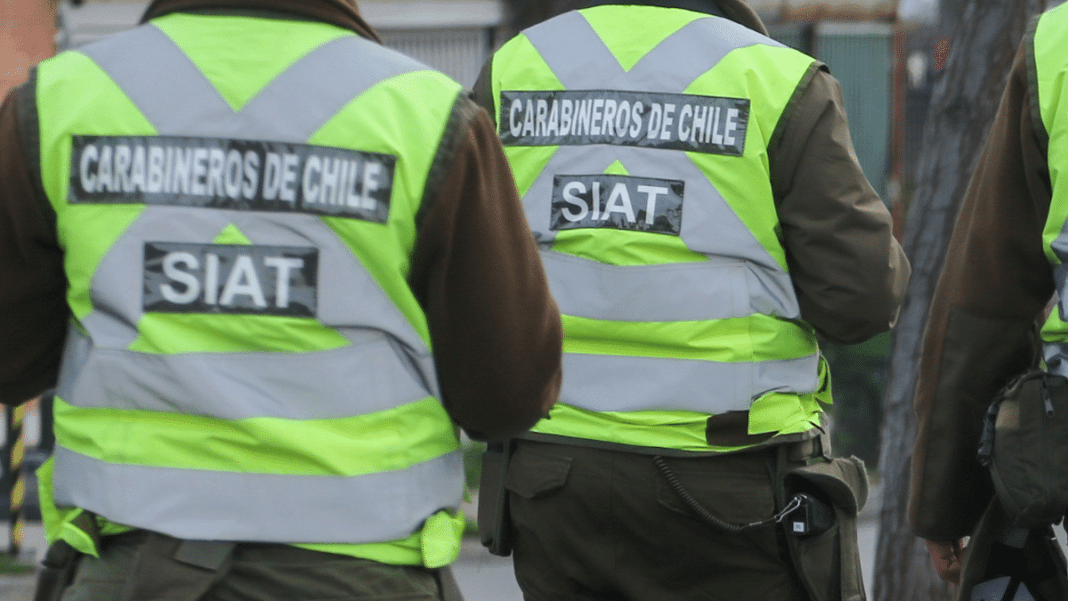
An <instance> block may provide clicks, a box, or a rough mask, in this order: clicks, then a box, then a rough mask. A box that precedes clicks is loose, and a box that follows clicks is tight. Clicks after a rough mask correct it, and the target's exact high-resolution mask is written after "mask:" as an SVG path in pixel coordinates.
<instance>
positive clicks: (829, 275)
mask: <svg viewBox="0 0 1068 601" xmlns="http://www.w3.org/2000/svg"><path fill="white" fill-rule="evenodd" d="M792 106H793V108H792V109H791V110H790V112H789V113H787V114H786V115H784V117H783V122H782V123H780V124H779V127H778V130H777V134H776V135H777V137H773V140H772V144H771V147H770V148H769V155H770V161H771V176H772V187H773V191H774V193H775V198H776V203H777V210H778V215H779V221H780V223H781V224H782V236H783V245H784V247H785V250H786V259H787V264H788V265H789V268H790V276H791V279H792V280H793V283H794V287H795V289H796V291H797V296H798V302H799V303H800V306H801V316H802V317H803V318H804V319H805V320H806V321H808V322H809V323H810V324H812V326H813V327H815V328H816V330H817V331H818V332H819V333H820V334H821V335H823V336H824V337H825V338H827V339H829V340H831V341H832V342H838V343H844V344H850V343H857V342H862V341H864V340H867V339H868V338H870V337H872V336H874V335H876V334H878V333H880V332H885V331H886V330H888V329H890V328H891V327H892V326H893V324H894V322H895V320H896V319H897V313H898V307H899V305H900V304H901V302H902V300H903V299H904V295H905V288H906V285H907V283H908V278H909V274H910V268H909V264H908V261H907V260H906V258H905V253H904V251H902V249H901V245H900V244H898V242H897V240H896V239H895V238H894V236H893V222H892V218H891V216H890V213H889V211H887V209H886V207H885V206H884V205H883V203H882V201H881V200H880V199H879V196H878V194H876V192H875V190H873V189H872V187H871V184H869V183H868V180H867V179H866V178H865V177H864V173H863V171H861V168H860V164H859V163H858V162H857V158H856V152H855V151H854V149H853V143H852V140H851V139H850V136H849V127H848V124H847V122H846V114H845V107H844V102H843V99H842V91H841V87H840V86H839V84H838V82H837V80H835V79H834V78H833V77H832V76H831V75H830V73H829V72H827V71H826V69H825V67H822V66H821V67H818V68H815V69H814V70H813V71H811V72H810V73H809V79H808V81H807V85H806V84H805V83H804V82H803V83H802V85H801V86H799V88H798V93H797V95H796V96H795V98H794V102H792Z"/></svg>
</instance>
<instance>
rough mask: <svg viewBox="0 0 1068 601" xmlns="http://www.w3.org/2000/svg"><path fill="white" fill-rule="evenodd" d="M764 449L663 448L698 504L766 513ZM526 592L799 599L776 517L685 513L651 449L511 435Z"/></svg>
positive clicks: (550, 597)
mask: <svg viewBox="0 0 1068 601" xmlns="http://www.w3.org/2000/svg"><path fill="white" fill-rule="evenodd" d="M775 457H776V453H775V451H774V450H770V451H769V450H766V451H762V452H750V453H742V454H735V455H721V456H716V457H711V456H710V457H697V458H688V457H687V458H681V457H664V460H665V461H666V463H667V464H668V466H669V467H670V469H671V471H672V472H674V474H675V476H676V477H677V478H678V480H679V482H680V483H681V484H682V485H683V486H684V487H685V489H686V490H687V491H688V492H689V493H690V495H691V496H692V497H693V498H694V499H696V500H697V501H698V502H699V503H700V504H701V505H702V506H703V507H704V508H705V509H707V510H708V511H709V512H711V513H713V514H715V515H717V516H719V517H720V518H723V519H725V520H727V521H729V522H732V523H751V522H757V521H760V520H764V519H767V518H769V517H770V516H772V515H774V514H775V512H776V509H777V508H776V506H775V505H776V503H775V500H774V493H775V491H774V486H773V480H772V471H773V469H774V467H775ZM506 488H507V489H508V491H509V493H508V494H509V499H508V500H509V504H510V506H511V522H512V536H513V539H514V540H513V544H514V547H513V554H514V562H515V573H516V580H517V581H518V582H519V586H520V588H521V589H522V590H523V594H524V597H525V599H526V600H527V601H676V600H677V601H697V600H721V601H805V600H807V599H808V596H807V595H806V593H805V591H804V588H803V586H802V585H801V583H800V582H799V580H798V578H797V576H796V572H795V570H794V568H793V566H792V563H791V561H790V559H789V557H788V554H787V546H786V541H785V539H784V537H785V533H784V531H783V529H782V527H780V526H778V525H776V524H772V525H768V526H762V527H756V528H752V529H747V530H744V531H741V532H737V533H731V532H728V531H725V530H722V529H718V528H716V527H714V526H712V525H710V524H708V523H706V522H705V521H703V520H701V519H700V518H698V517H697V516H695V515H694V512H693V511H692V510H691V509H690V508H688V507H687V505H686V504H685V503H684V502H683V501H682V499H681V498H680V497H679V494H678V493H677V492H675V490H673V489H672V487H671V486H670V485H669V483H668V481H667V479H666V478H665V477H664V475H663V474H662V473H661V472H660V471H659V470H658V468H657V467H656V465H655V464H654V462H653V456H652V455H646V454H640V453H629V452H623V451H616V450H601V449H596V448H588V447H575V446H568V445H562V444H552V443H544V442H533V441H527V440H519V441H517V446H516V450H515V452H514V454H513V455H512V458H511V462H510V463H509V470H508V475H507V480H506Z"/></svg>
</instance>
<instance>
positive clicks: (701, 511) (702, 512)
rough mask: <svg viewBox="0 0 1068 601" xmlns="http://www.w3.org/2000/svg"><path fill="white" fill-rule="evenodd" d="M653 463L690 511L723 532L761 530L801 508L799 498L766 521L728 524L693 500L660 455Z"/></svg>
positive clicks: (791, 501) (654, 458) (655, 457)
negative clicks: (762, 527) (760, 528)
mask: <svg viewBox="0 0 1068 601" xmlns="http://www.w3.org/2000/svg"><path fill="white" fill-rule="evenodd" d="M653 463H655V464H656V467H657V469H658V470H660V473H661V474H662V475H663V476H664V479H666V480H667V482H668V485H669V486H670V487H671V489H672V490H674V491H675V494H677V495H678V496H679V498H680V499H682V502H683V503H685V504H686V506H687V507H689V508H690V511H693V512H694V514H695V515H696V516H697V517H699V518H701V519H702V520H704V521H705V522H707V523H708V524H710V525H712V526H715V527H716V528H719V529H721V530H726V531H727V532H732V533H738V532H741V531H743V530H748V529H750V528H759V527H761V526H767V525H769V524H774V523H777V522H781V521H782V520H783V519H784V518H785V517H786V516H788V515H790V514H791V513H793V512H794V510H796V509H797V508H798V507H800V501H799V500H798V499H797V498H794V499H791V500H790V502H789V503H788V504H787V505H786V507H784V508H783V510H782V511H780V512H779V513H776V514H775V515H773V516H771V517H770V518H768V519H766V520H760V521H759V522H750V523H748V524H738V523H734V522H728V521H727V520H725V519H723V518H721V517H719V516H717V515H715V514H713V513H712V512H711V511H709V510H707V509H705V508H704V506H702V505H701V504H700V503H699V502H698V501H697V499H695V498H693V495H691V494H690V493H689V491H687V490H686V488H685V487H684V486H683V485H682V482H679V478H678V477H677V476H676V475H675V472H673V471H671V468H670V467H668V464H667V462H666V461H664V458H663V457H661V456H659V455H656V456H654V457H653Z"/></svg>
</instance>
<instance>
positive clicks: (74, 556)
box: [33, 540, 81, 601]
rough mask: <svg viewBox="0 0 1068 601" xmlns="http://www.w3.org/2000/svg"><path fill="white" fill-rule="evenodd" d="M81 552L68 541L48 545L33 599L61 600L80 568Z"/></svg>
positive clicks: (35, 600)
mask: <svg viewBox="0 0 1068 601" xmlns="http://www.w3.org/2000/svg"><path fill="white" fill-rule="evenodd" d="M80 557H81V553H79V552H78V550H77V549H75V548H74V547H72V546H70V545H69V544H68V543H67V541H64V540H59V541H56V542H54V543H52V545H51V546H49V547H48V553H46V554H45V558H44V561H43V562H42V565H43V566H44V567H43V568H42V569H41V571H40V572H39V573H38V575H37V590H36V592H34V595H33V601H59V600H60V598H62V597H63V591H65V590H66V589H67V587H68V586H70V583H71V581H72V580H74V571H75V570H76V569H77V568H78V559H79V558H80Z"/></svg>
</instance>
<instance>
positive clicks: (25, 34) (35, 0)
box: [0, 0, 55, 96]
mask: <svg viewBox="0 0 1068 601" xmlns="http://www.w3.org/2000/svg"><path fill="white" fill-rule="evenodd" d="M54 22H55V17H54V13H53V8H52V5H51V4H50V3H49V2H48V0H3V1H0V96H3V95H6V94H7V92H8V90H10V89H11V88H13V87H15V86H16V85H18V84H20V83H22V82H24V81H26V78H27V77H28V76H29V69H30V67H32V66H33V65H35V64H37V63H39V62H40V61H42V60H44V59H46V58H48V57H49V56H52V54H53V53H54V46H53V43H52V36H53V35H54V33H55V29H54Z"/></svg>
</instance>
